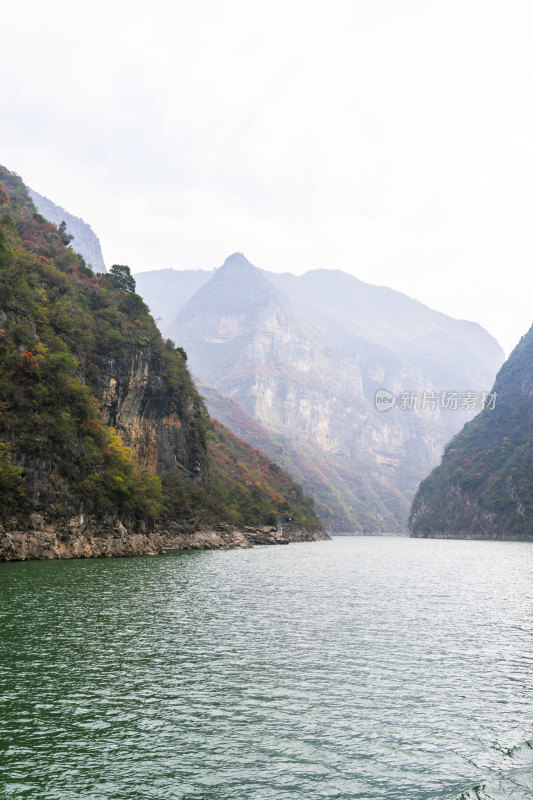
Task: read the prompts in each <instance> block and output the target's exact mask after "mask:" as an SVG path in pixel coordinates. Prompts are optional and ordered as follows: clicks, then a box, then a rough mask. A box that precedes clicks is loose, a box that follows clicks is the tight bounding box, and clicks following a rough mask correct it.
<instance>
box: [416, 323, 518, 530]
mask: <svg viewBox="0 0 533 800" xmlns="http://www.w3.org/2000/svg"><path fill="white" fill-rule="evenodd" d="M491 394H492V397H491V398H490V400H489V402H488V403H487V406H486V408H485V409H484V410H483V411H482V412H481V413H480V414H478V416H477V417H475V419H473V420H472V421H471V422H469V423H467V424H466V425H465V426H464V428H463V430H462V431H461V432H460V433H459V434H458V435H457V436H455V438H454V439H452V441H451V442H450V443H449V444H448V445H447V447H446V449H445V452H444V455H443V458H442V462H441V464H440V466H438V467H437V468H436V469H434V470H433V472H432V473H431V474H430V475H429V477H427V478H426V479H425V480H424V481H422V483H421V484H420V488H419V490H418V492H417V494H416V497H415V499H414V502H413V506H412V510H411V517H410V526H411V536H416V537H438V538H464V539H511V540H533V328H531V329H530V330H529V332H528V333H527V334H526V335H525V336H524V337H523V338H522V340H521V341H520V343H519V344H518V345H517V347H516V348H515V349H514V350H513V352H512V353H511V355H510V357H509V359H508V360H507V361H506V363H505V364H504V365H503V367H502V368H501V370H500V371H499V373H498V375H497V377H496V381H495V384H494V387H493V389H492V393H491Z"/></svg>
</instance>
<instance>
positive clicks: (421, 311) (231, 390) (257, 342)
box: [168, 253, 501, 531]
mask: <svg viewBox="0 0 533 800" xmlns="http://www.w3.org/2000/svg"><path fill="white" fill-rule="evenodd" d="M303 277H305V276H303ZM285 279H286V280H285ZM290 279H292V280H290ZM345 279H347V281H348V283H347V285H346V286H345V284H346V280H345ZM300 280H301V279H298V278H296V277H295V276H274V275H271V274H269V273H264V272H262V271H260V270H258V269H256V268H255V267H253V266H252V265H251V264H250V263H249V262H248V261H247V260H246V258H245V257H244V256H243V255H242V254H240V253H235V254H234V255H232V256H230V257H229V258H228V259H227V260H226V262H225V263H224V265H223V266H222V267H221V268H220V269H219V270H217V271H216V272H215V273H214V274H213V275H212V277H211V278H210V279H209V280H208V281H207V282H205V283H204V284H203V285H202V286H201V287H200V288H199V289H198V291H197V292H196V293H195V294H194V295H193V296H192V297H191V298H190V300H189V301H188V302H187V303H186V304H185V305H184V306H183V307H182V308H181V310H180V312H179V314H178V316H177V318H176V321H175V323H174V325H173V326H171V327H170V329H169V330H168V333H169V335H170V336H171V337H172V338H173V339H174V340H176V341H179V342H180V344H182V345H183V346H184V347H185V349H186V351H187V353H188V355H189V363H190V365H191V369H192V370H193V372H194V373H195V374H196V375H198V376H199V377H200V378H201V379H203V380H205V381H206V382H207V383H209V384H211V385H213V386H215V387H216V388H217V389H218V390H219V391H220V392H222V393H223V394H225V395H226V396H228V397H229V398H230V399H231V400H233V401H235V402H236V403H238V404H239V405H240V406H241V407H242V408H243V409H244V410H245V411H247V412H248V413H249V414H251V415H252V416H253V417H254V418H255V419H256V420H258V421H259V422H260V423H261V424H263V425H264V426H266V428H267V429H268V430H269V431H270V433H272V434H274V435H275V436H277V437H278V439H279V441H280V443H281V446H282V448H283V453H284V457H285V459H286V460H285V461H284V462H283V463H284V466H286V467H287V468H288V469H289V470H290V471H292V472H293V473H294V474H295V475H296V476H297V477H298V479H299V480H301V481H302V482H303V484H304V487H305V488H306V489H307V491H309V492H311V493H313V494H314V496H315V497H316V499H317V506H318V510H319V513H320V515H321V516H322V518H323V519H325V520H326V521H327V522H328V523H331V524H332V525H333V526H334V527H335V528H336V529H337V530H342V529H344V530H347V529H350V528H352V529H354V528H356V529H363V530H370V531H373V530H387V529H388V530H398V529H401V528H403V529H405V528H406V526H407V516H408V509H409V504H410V501H411V498H412V497H413V495H414V492H415V491H416V488H417V486H418V484H419V482H420V480H421V478H422V477H423V476H424V475H426V474H427V473H428V472H429V471H430V469H431V468H432V467H433V466H434V465H435V464H436V463H437V461H438V458H439V456H440V453H441V452H442V448H443V447H444V444H445V442H446V441H447V440H448V439H449V438H450V436H452V435H453V433H455V432H456V431H457V430H458V429H460V427H461V426H462V425H463V424H464V422H465V420H466V419H468V418H469V417H470V416H472V414H473V412H472V411H471V410H470V411H469V410H468V409H464V410H462V411H461V410H460V409H459V410H457V411H454V412H450V411H447V410H443V409H441V408H439V403H438V402H437V403H435V402H434V403H433V404H431V403H430V404H428V407H426V408H425V409H423V410H422V409H420V408H419V409H418V410H417V409H407V408H405V409H402V408H400V407H399V404H397V405H396V407H395V408H393V409H391V410H389V411H387V412H386V413H379V412H378V411H377V410H376V407H375V394H376V391H377V390H378V389H381V388H385V389H387V390H388V391H390V392H391V393H393V394H394V395H396V396H399V395H400V394H401V393H402V392H418V393H419V399H421V398H422V395H423V393H424V392H425V393H427V395H428V396H429V397H431V396H433V395H434V396H438V395H439V393H440V392H442V391H443V390H459V391H461V390H469V389H472V390H474V391H475V390H486V389H487V388H488V386H490V383H491V382H492V380H493V375H494V373H495V371H496V368H497V366H498V364H499V363H500V362H499V357H500V353H501V351H500V349H499V347H498V345H497V343H495V342H494V340H493V339H492V337H490V336H489V335H488V334H486V332H484V331H483V330H482V329H481V328H479V326H475V325H473V324H472V323H463V322H459V321H456V320H452V319H450V318H448V317H445V316H444V315H442V314H438V313H437V312H432V311H431V310H430V309H427V308H426V307H424V306H422V305H421V304H420V303H416V302H415V301H412V300H410V298H405V297H404V296H403V295H399V294H398V293H394V292H391V291H390V290H380V287H368V285H366V284H361V286H362V287H363V289H361V290H360V287H359V284H360V282H357V281H356V282H355V284H356V285H355V289H354V288H353V286H352V285H351V283H350V276H346V275H343V274H342V273H340V278H339V277H338V276H337V277H336V276H335V274H333V273H332V274H331V275H329V277H328V275H327V273H326V275H325V277H324V276H322V277H321V279H320V280H319V281H318V284H317V283H316V280H313V281H312V282H311V284H312V286H311V289H312V291H311V289H310V288H309V285H308V284H305V283H304V284H300V283H299V281H300ZM339 280H340V284H339V286H338V288H337V289H335V291H333V289H334V288H335V287H333V289H332V284H335V281H337V282H339ZM354 280H355V279H354ZM315 284H316V285H315ZM287 286H288V287H289V289H290V291H289V290H288V289H287ZM298 286H302V296H301V297H300V296H299V293H298ZM365 286H366V287H367V289H369V290H370V289H372V290H376V292H377V294H378V296H377V299H376V298H374V299H372V298H373V293H372V292H370V294H369V296H368V297H367V298H366V299H365V300H364V302H363V301H361V302H360V310H361V314H363V310H364V309H365V307H366V306H365V304H366V303H367V302H368V303H369V302H370V301H371V299H372V302H373V303H374V305H375V306H376V310H379V309H380V303H385V302H386V303H388V305H389V308H388V309H386V311H384V312H383V313H381V315H379V316H376V326H375V327H376V329H377V330H376V331H373V330H372V329H371V328H372V325H371V323H372V313H371V312H368V311H367V312H366V322H365V325H366V329H365V330H366V334H365V336H363V335H362V331H363V329H364V326H363V325H362V323H360V324H358V323H357V320H352V318H351V316H350V307H351V305H350V304H351V300H350V297H349V291H352V292H355V295H354V299H353V305H354V308H357V302H358V300H357V298H358V292H359V291H366V289H364V287H365ZM350 287H351V288H350ZM380 291H381V292H383V291H384V292H385V293H387V292H388V293H390V295H392V298H391V297H389V294H386V297H382V295H381V294H380ZM367 294H368V292H367ZM396 295H398V297H399V298H400V299H397V298H396V297H395V296H396ZM321 297H322V303H321ZM365 297H366V296H365ZM313 298H314V301H313ZM312 301H313V302H312ZM395 303H396V305H395ZM398 305H400V306H401V308H400V310H398V308H397V306H398ZM376 314H377V311H376ZM410 320H411V322H412V325H411V327H410ZM387 324H388V325H389V337H390V347H386V346H385V345H384V344H383V341H386V339H387V331H386V327H387ZM409 337H411V338H409ZM482 345H483V347H484V349H483V347H482ZM478 352H479V353H482V356H481V355H480V358H477V356H476V354H477V353H478ZM479 362H481V363H479ZM490 364H493V365H494V366H493V370H494V371H492V370H491V367H490Z"/></svg>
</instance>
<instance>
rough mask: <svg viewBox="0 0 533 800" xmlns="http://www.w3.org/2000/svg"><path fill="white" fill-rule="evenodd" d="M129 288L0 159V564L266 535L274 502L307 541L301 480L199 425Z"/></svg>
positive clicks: (171, 350) (182, 376)
mask: <svg viewBox="0 0 533 800" xmlns="http://www.w3.org/2000/svg"><path fill="white" fill-rule="evenodd" d="M133 289H135V284H134V282H133V283H132V279H131V275H130V273H129V269H128V268H127V267H118V268H117V267H114V268H112V270H111V271H110V273H108V274H106V275H94V273H93V272H92V271H91V270H90V269H89V268H88V267H87V266H86V264H85V262H84V260H83V258H82V257H81V256H80V255H78V254H76V253H75V252H74V251H73V250H72V249H71V248H70V247H69V246H68V240H66V237H65V236H64V234H63V233H62V232H60V231H58V229H57V228H56V227H55V226H54V225H52V224H50V223H48V222H46V220H45V219H44V218H43V217H42V215H40V214H39V213H37V211H36V209H35V206H34V205H33V203H32V201H31V199H30V198H29V195H28V193H27V191H26V187H25V186H24V184H23V183H22V181H21V179H20V178H18V176H16V175H14V174H12V173H10V172H8V171H7V170H6V169H4V168H3V167H0V367H1V370H0V560H2V559H14V558H30V557H32V558H35V557H50V558H51V557H81V556H93V555H131V554H135V553H151V552H160V551H161V549H162V548H163V546H164V545H165V543H167V544H168V546H173V547H181V546H185V545H186V546H198V547H200V546H201V547H205V546H215V545H216V546H249V545H250V542H253V541H265V540H266V539H269V537H270V540H272V541H277V540H278V538H279V537H277V524H276V523H277V519H278V517H279V514H280V513H281V512H283V511H289V512H290V513H291V514H292V516H293V518H294V519H295V520H296V521H297V522H298V523H300V529H298V530H296V529H294V530H293V531H292V532H291V537H293V538H296V539H299V538H305V537H309V536H311V538H320V536H319V534H316V533H314V531H316V530H317V529H319V528H320V525H321V523H320V519H319V518H318V517H317V515H316V512H315V511H314V509H313V502H312V500H311V499H310V498H308V497H307V496H306V495H305V494H304V492H303V491H302V489H301V487H299V486H298V485H297V484H295V482H294V481H293V480H292V478H291V477H290V476H289V475H288V474H287V473H286V472H284V471H283V470H281V469H280V468H279V467H278V466H277V465H276V464H272V463H271V462H270V461H269V460H268V458H267V457H266V456H265V455H264V454H263V453H260V452H258V451H256V450H254V449H253V448H251V447H250V446H249V445H247V444H245V443H244V442H241V441H240V440H239V439H238V438H237V437H235V436H234V435H233V434H231V433H230V432H229V431H227V430H226V429H225V428H224V427H223V426H222V425H220V424H218V423H214V422H212V421H211V420H210V419H209V417H208V414H207V411H206V409H205V405H204V403H203V401H202V399H201V397H200V396H199V394H198V392H197V390H196V388H195V386H194V384H193V382H192V380H191V377H190V374H189V372H188V369H187V365H186V358H185V355H184V353H183V351H182V350H181V349H180V348H176V347H175V346H174V345H173V344H172V343H171V342H169V341H167V342H164V341H163V339H162V338H161V335H160V333H159V331H158V329H157V326H156V324H155V322H154V321H153V319H152V317H151V316H150V314H149V312H148V308H147V306H146V305H145V303H144V302H143V300H142V298H141V297H140V296H139V295H138V294H136V293H135V291H133ZM206 525H207V526H215V528H216V530H217V531H218V532H215V534H213V535H211V533H210V532H209V531H207V533H206V532H205V531H203V533H202V534H201V536H200V539H198V538H196V539H195V538H194V537H195V535H196V532H197V531H198V530H199V529H200V528H201V527H202V526H204V528H205V526H206ZM235 525H240V526H242V525H252V526H261V525H263V526H267V527H268V526H272V525H275V531H274V532H272V531H271V532H270V534H268V533H265V531H260V532H259V533H257V532H255V533H254V531H249V532H248V533H246V534H238V535H237V534H236V533H235V532H234V531H233V530H232V527H231V526H235ZM221 526H222V527H221ZM306 529H312V530H311V534H309V532H308V531H307V530H306ZM284 535H285V532H284ZM184 537H185V538H184ZM191 537H192V538H191ZM254 537H255V538H254ZM257 537H259V539H258V538H257ZM291 537H289V538H291ZM285 540H287V536H285ZM184 543H185V544H184Z"/></svg>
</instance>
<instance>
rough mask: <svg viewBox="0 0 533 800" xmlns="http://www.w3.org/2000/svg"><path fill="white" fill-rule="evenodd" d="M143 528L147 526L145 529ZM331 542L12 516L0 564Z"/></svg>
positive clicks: (3, 533) (249, 530)
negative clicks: (53, 521)
mask: <svg viewBox="0 0 533 800" xmlns="http://www.w3.org/2000/svg"><path fill="white" fill-rule="evenodd" d="M141 527H142V528H145V526H141ZM329 538H330V537H329V536H328V534H327V533H325V531H323V530H308V529H306V528H304V527H303V526H300V525H289V526H283V530H281V529H280V528H278V527H275V526H269V525H265V526H259V527H256V526H251V525H246V526H244V527H242V528H238V527H236V526H234V525H230V524H229V523H224V522H221V523H215V524H213V525H205V523H204V524H202V523H200V522H199V521H196V520H188V521H186V522H184V521H181V522H173V523H170V524H167V525H166V526H162V525H157V526H156V527H155V529H154V530H151V531H147V530H144V529H143V530H132V529H128V528H127V527H126V526H125V525H123V524H122V522H120V521H119V520H117V519H113V518H111V517H108V518H105V519H96V518H94V517H89V518H84V517H73V518H72V519H70V520H69V521H68V522H67V523H66V524H64V525H58V524H57V523H56V524H51V523H49V522H47V521H46V520H45V518H44V517H43V516H42V515H41V514H37V513H32V514H31V515H30V516H29V517H27V518H23V519H21V518H18V519H17V518H16V517H13V518H11V519H10V520H7V521H6V524H5V525H3V526H2V525H0V561H38V560H49V559H69V558H118V557H124V556H154V555H161V554H162V553H164V552H165V551H166V550H244V549H249V548H251V547H254V546H255V545H276V544H285V545H287V544H289V543H290V542H318V541H322V540H328V539H329Z"/></svg>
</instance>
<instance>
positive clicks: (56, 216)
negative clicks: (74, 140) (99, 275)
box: [28, 187, 106, 272]
mask: <svg viewBox="0 0 533 800" xmlns="http://www.w3.org/2000/svg"><path fill="white" fill-rule="evenodd" d="M28 194H29V195H30V198H31V200H33V203H34V205H35V207H36V208H37V211H38V212H39V214H41V215H42V216H43V217H44V218H45V219H46V220H48V222H53V223H54V225H57V226H58V227H59V226H60V225H61V223H62V222H64V223H65V233H66V234H67V236H71V237H72V241H71V245H70V246H71V247H72V249H73V250H75V251H76V253H79V254H80V256H82V257H83V259H84V261H85V263H86V264H87V265H88V266H89V267H92V269H93V272H105V271H106V267H105V264H104V257H103V255H102V248H101V247H100V240H99V239H98V236H97V235H96V233H95V232H94V231H93V229H92V228H91V226H90V225H89V224H88V223H87V222H84V221H83V220H82V219H81V218H80V217H75V216H74V215H73V214H69V212H68V211H65V209H64V208H61V206H58V205H56V204H55V203H53V202H52V201H51V200H49V199H48V197H44V195H42V194H39V192H36V191H35V190H34V189H30V188H29V187H28Z"/></svg>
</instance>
